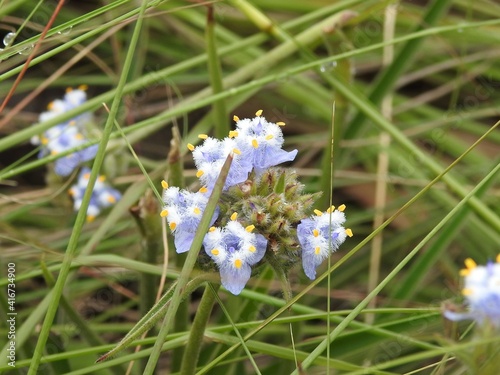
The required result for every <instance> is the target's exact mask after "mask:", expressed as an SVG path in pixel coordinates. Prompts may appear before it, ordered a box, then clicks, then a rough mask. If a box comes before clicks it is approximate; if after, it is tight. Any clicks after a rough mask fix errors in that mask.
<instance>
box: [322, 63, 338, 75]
mask: <svg viewBox="0 0 500 375" xmlns="http://www.w3.org/2000/svg"><path fill="white" fill-rule="evenodd" d="M336 67H337V62H336V61H330V62H327V63H324V64H323V65H321V66H320V67H319V70H321V71H322V72H323V73H324V72H327V71H329V70H332V69H335V68H336Z"/></svg>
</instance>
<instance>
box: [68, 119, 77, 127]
mask: <svg viewBox="0 0 500 375" xmlns="http://www.w3.org/2000/svg"><path fill="white" fill-rule="evenodd" d="M68 125H69V126H76V121H75V120H71V121H70V122H69V124H68Z"/></svg>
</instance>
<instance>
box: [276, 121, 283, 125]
mask: <svg viewBox="0 0 500 375" xmlns="http://www.w3.org/2000/svg"><path fill="white" fill-rule="evenodd" d="M276 125H278V126H285V123H284V122H283V121H279V122H277V123H276Z"/></svg>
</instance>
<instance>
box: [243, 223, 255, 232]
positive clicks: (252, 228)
mask: <svg viewBox="0 0 500 375" xmlns="http://www.w3.org/2000/svg"><path fill="white" fill-rule="evenodd" d="M254 229H255V225H253V224H252V225H249V226H248V227H246V228H245V230H246V231H247V232H248V233H252V231H253V230H254Z"/></svg>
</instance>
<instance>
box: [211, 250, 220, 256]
mask: <svg viewBox="0 0 500 375" xmlns="http://www.w3.org/2000/svg"><path fill="white" fill-rule="evenodd" d="M210 252H211V253H212V255H215V256H217V255H219V250H217V249H213V250H212V251H210Z"/></svg>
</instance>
